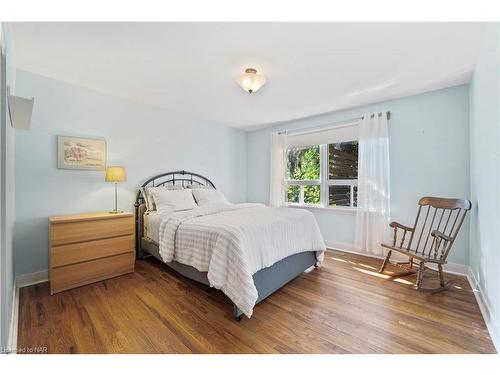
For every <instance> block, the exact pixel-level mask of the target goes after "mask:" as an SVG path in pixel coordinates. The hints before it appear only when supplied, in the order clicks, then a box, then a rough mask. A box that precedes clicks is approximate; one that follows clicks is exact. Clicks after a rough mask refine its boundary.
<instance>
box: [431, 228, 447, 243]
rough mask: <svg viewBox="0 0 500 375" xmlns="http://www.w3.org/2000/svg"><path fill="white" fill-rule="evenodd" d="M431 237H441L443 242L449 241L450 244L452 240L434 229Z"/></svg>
mask: <svg viewBox="0 0 500 375" xmlns="http://www.w3.org/2000/svg"><path fill="white" fill-rule="evenodd" d="M431 236H432V237H439V238H442V239H443V240H445V241H448V242H450V241H451V240H452V238H451V237H450V236H447V235H446V234H444V233H442V232H440V231H438V230H437V229H434V230H433V231H432V232H431Z"/></svg>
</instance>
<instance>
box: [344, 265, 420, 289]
mask: <svg viewBox="0 0 500 375" xmlns="http://www.w3.org/2000/svg"><path fill="white" fill-rule="evenodd" d="M352 268H353V269H355V270H356V271H359V272H362V273H365V274H367V275H370V276H375V277H379V278H381V279H385V280H387V279H391V278H392V276H389V275H384V274H381V273H378V272H373V271H368V270H364V269H362V268H358V267H352ZM393 281H395V282H397V283H400V284H406V285H413V283H412V282H411V281H408V280H405V279H400V278H397V279H393Z"/></svg>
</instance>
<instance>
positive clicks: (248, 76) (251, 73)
mask: <svg viewBox="0 0 500 375" xmlns="http://www.w3.org/2000/svg"><path fill="white" fill-rule="evenodd" d="M238 83H239V85H240V86H241V88H242V89H243V90H245V91H246V92H248V93H249V94H251V93H253V92H255V91H257V90H258V89H260V88H261V87H262V86H264V83H266V79H265V78H264V76H263V75H261V74H257V69H254V68H248V69H246V70H245V73H243V74H242V75H241V76H240V78H239V79H238Z"/></svg>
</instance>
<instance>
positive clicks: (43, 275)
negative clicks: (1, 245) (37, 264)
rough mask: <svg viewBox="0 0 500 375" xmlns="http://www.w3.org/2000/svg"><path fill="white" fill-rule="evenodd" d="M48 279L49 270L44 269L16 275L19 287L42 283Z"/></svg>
mask: <svg viewBox="0 0 500 375" xmlns="http://www.w3.org/2000/svg"><path fill="white" fill-rule="evenodd" d="M48 280H49V271H48V270H44V271H38V272H33V273H27V274H24V275H19V276H17V277H16V284H17V287H18V288H24V287H25V286H29V285H34V284H40V283H43V282H45V281H48Z"/></svg>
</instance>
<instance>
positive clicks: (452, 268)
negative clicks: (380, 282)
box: [325, 240, 469, 276]
mask: <svg viewBox="0 0 500 375" xmlns="http://www.w3.org/2000/svg"><path fill="white" fill-rule="evenodd" d="M325 244H326V247H327V248H329V249H333V250H340V251H344V252H346V253H352V254H357V255H363V256H367V257H371V258H378V259H383V258H384V256H382V255H376V254H370V253H364V252H361V251H358V250H357V249H356V248H355V246H354V245H353V244H348V243H343V242H337V241H331V240H325ZM429 268H434V267H433V266H432V265H430V266H429ZM443 270H444V272H447V273H451V274H453V275H460V276H467V274H468V270H469V266H466V265H465V264H459V263H447V264H445V265H444V266H443Z"/></svg>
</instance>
